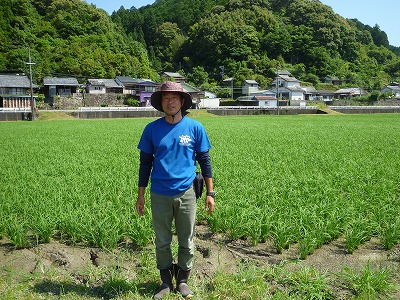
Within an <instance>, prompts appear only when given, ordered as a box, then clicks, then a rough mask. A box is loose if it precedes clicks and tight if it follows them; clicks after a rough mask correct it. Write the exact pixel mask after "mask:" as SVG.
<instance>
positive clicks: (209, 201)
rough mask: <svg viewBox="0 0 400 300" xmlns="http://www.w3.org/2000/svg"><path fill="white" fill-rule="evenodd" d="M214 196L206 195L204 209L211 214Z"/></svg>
mask: <svg viewBox="0 0 400 300" xmlns="http://www.w3.org/2000/svg"><path fill="white" fill-rule="evenodd" d="M214 207H215V203H214V197H211V196H207V197H206V210H207V211H208V214H209V215H211V214H212V213H213V212H214Z"/></svg>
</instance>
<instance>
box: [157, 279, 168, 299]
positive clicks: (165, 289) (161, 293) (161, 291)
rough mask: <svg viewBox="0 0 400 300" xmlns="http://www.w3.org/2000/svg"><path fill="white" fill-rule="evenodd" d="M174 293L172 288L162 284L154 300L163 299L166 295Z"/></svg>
mask: <svg viewBox="0 0 400 300" xmlns="http://www.w3.org/2000/svg"><path fill="white" fill-rule="evenodd" d="M171 291H172V286H170V285H168V284H166V283H164V282H163V283H162V284H161V286H160V287H159V288H158V289H157V290H156V292H155V293H154V299H162V298H163V297H164V296H165V295H167V294H169V293H170V292H171Z"/></svg>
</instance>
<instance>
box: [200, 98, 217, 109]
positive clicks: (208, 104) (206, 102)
mask: <svg viewBox="0 0 400 300" xmlns="http://www.w3.org/2000/svg"><path fill="white" fill-rule="evenodd" d="M219 103H220V98H203V99H200V102H199V108H218V107H219Z"/></svg>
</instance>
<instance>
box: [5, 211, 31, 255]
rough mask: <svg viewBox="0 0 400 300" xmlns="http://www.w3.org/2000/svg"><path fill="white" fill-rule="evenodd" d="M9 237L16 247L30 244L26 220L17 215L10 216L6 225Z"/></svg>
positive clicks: (19, 247)
mask: <svg viewBox="0 0 400 300" xmlns="http://www.w3.org/2000/svg"><path fill="white" fill-rule="evenodd" d="M5 230H6V234H7V237H8V238H9V239H10V240H11V243H12V244H13V245H14V247H15V248H16V249H21V248H25V247H27V246H28V245H29V239H28V229H27V228H26V226H25V223H24V222H21V220H19V219H18V218H17V217H12V216H11V217H10V218H9V219H8V222H7V227H6V229H5Z"/></svg>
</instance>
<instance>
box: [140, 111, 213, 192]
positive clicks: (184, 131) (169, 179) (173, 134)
mask: <svg viewBox="0 0 400 300" xmlns="http://www.w3.org/2000/svg"><path fill="white" fill-rule="evenodd" d="M210 148H211V144H210V141H209V139H208V136H207V133H206V131H205V129H204V127H203V125H202V124H201V123H200V122H198V121H195V120H193V119H190V118H187V117H183V119H182V120H180V121H179V122H178V123H175V124H170V123H168V122H166V121H165V117H163V118H160V119H157V120H155V121H153V122H151V123H149V124H148V125H147V126H146V127H145V129H144V131H143V134H142V136H141V138H140V141H139V145H138V149H139V150H141V151H143V152H146V153H148V154H153V155H154V161H153V169H152V172H151V189H150V190H151V191H152V192H153V193H156V194H161V195H167V196H175V195H177V194H179V193H181V192H183V191H186V190H187V189H188V188H189V187H190V186H191V185H192V183H193V180H194V177H195V171H196V158H195V156H196V153H198V152H204V151H207V150H209V149H210Z"/></svg>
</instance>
